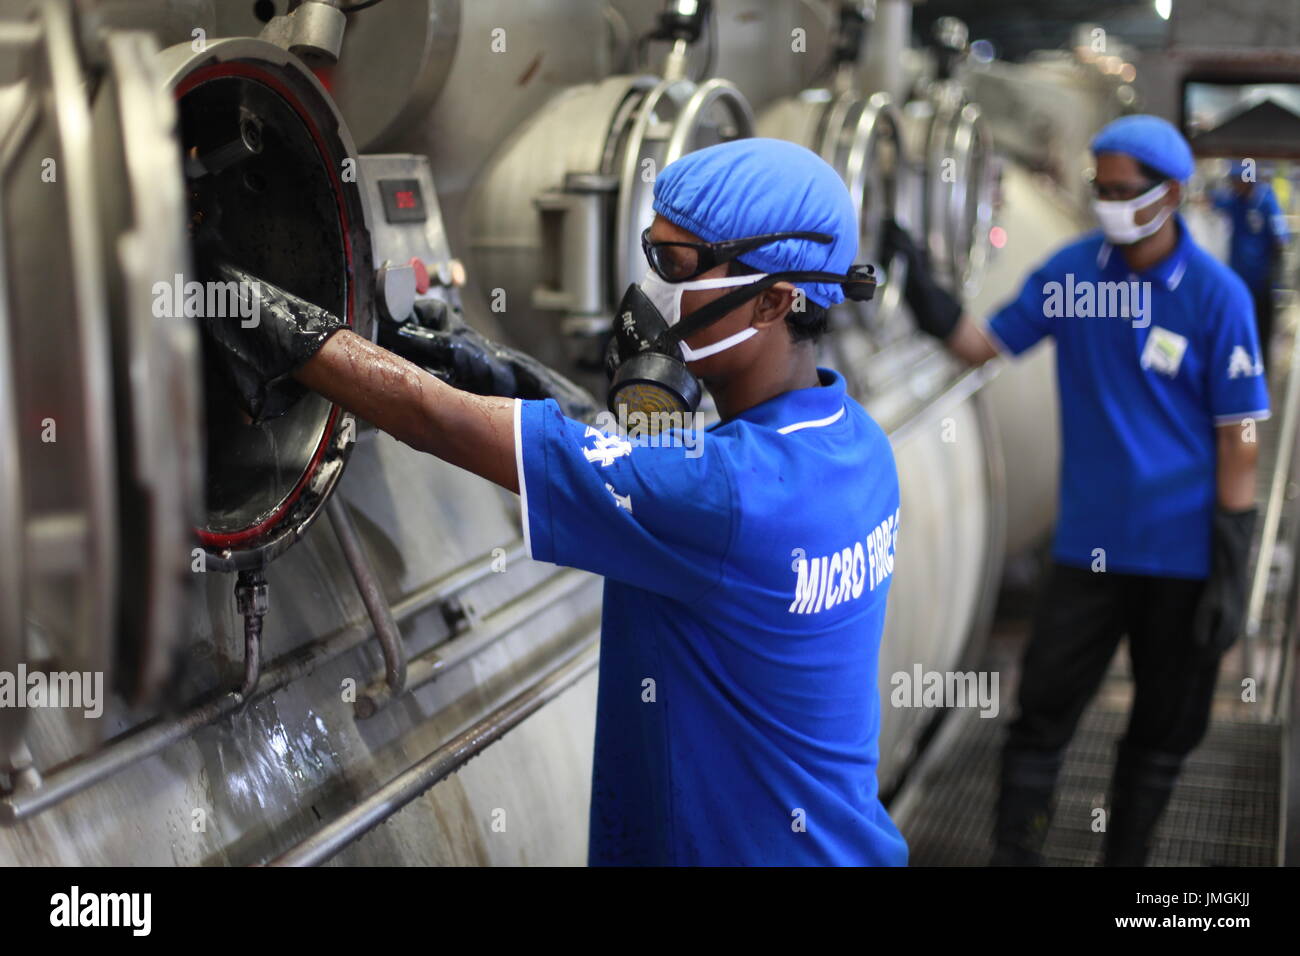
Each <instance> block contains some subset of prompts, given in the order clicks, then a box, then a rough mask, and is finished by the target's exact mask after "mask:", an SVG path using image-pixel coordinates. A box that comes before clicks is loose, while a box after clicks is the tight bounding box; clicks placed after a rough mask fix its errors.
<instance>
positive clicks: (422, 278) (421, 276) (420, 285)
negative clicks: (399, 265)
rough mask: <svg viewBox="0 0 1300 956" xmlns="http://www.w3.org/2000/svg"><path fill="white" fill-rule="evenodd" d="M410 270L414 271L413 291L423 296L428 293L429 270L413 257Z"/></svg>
mask: <svg viewBox="0 0 1300 956" xmlns="http://www.w3.org/2000/svg"><path fill="white" fill-rule="evenodd" d="M411 268H412V269H414V270H415V291H416V292H417V293H419V294H420V295H424V293H426V292H428V291H429V270H428V269H426V268H425V267H424V263H423V262H421V261H420V260H419V259H418V258H416V257H415V256H412V257H411Z"/></svg>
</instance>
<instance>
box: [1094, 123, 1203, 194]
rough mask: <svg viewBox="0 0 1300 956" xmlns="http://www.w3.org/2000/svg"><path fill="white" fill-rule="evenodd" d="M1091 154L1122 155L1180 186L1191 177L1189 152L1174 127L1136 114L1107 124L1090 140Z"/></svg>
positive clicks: (1188, 148) (1191, 164)
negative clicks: (1174, 180) (1144, 164)
mask: <svg viewBox="0 0 1300 956" xmlns="http://www.w3.org/2000/svg"><path fill="white" fill-rule="evenodd" d="M1092 151H1093V153H1094V154H1100V153H1123V154H1124V155H1125V156H1132V157H1133V158H1134V159H1136V160H1137V161H1138V162H1140V163H1146V164H1147V165H1148V166H1150V167H1151V168H1152V169H1154V170H1156V171H1157V172H1159V173H1160V174H1161V175H1163V176H1166V177H1168V178H1169V179H1176V180H1178V181H1179V182H1182V181H1184V180H1186V179H1188V178H1190V177H1191V175H1192V169H1193V166H1194V163H1193V160H1192V148H1191V147H1190V146H1188V145H1187V140H1185V139H1184V138H1183V134H1182V133H1180V132H1178V129H1177V128H1176V127H1175V126H1174V124H1173V123H1170V122H1169V121H1168V120H1163V119H1161V118H1160V117H1159V116H1149V115H1147V114H1145V113H1139V114H1136V115H1134V116H1121V117H1120V118H1119V119H1117V120H1113V121H1112V122H1110V123H1107V124H1106V125H1105V126H1103V127H1102V128H1101V132H1099V133H1098V134H1097V135H1096V136H1095V137H1093V140H1092Z"/></svg>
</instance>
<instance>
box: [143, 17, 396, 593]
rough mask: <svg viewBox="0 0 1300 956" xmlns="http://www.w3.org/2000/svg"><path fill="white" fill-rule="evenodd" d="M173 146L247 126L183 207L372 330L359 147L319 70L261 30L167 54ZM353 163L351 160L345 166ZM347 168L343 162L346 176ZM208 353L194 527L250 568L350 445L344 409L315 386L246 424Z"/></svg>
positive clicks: (271, 273) (286, 530) (306, 517)
mask: <svg viewBox="0 0 1300 956" xmlns="http://www.w3.org/2000/svg"><path fill="white" fill-rule="evenodd" d="M163 62H164V64H165V66H166V68H167V72H168V80H167V83H168V87H169V88H170V89H171V90H172V92H173V94H174V96H175V98H176V104H177V111H178V113H179V116H180V128H179V136H180V144H179V145H180V149H181V151H182V153H183V154H184V155H185V156H187V157H194V156H200V157H201V156H205V155H213V154H214V153H215V152H219V151H220V150H222V149H223V147H225V146H226V145H227V144H229V143H232V142H235V141H236V140H238V139H241V138H242V139H244V140H245V141H247V140H248V137H249V135H250V134H249V132H248V130H249V127H250V126H251V127H253V128H254V129H255V130H256V131H257V132H256V133H255V134H254V138H255V139H256V140H257V144H256V145H257V147H258V148H257V149H256V150H255V151H253V150H246V151H244V152H243V153H242V154H241V156H240V159H239V161H236V162H232V163H230V164H229V165H225V166H224V167H220V168H217V169H215V170H214V171H212V172H210V173H208V174H207V175H201V176H198V177H197V178H192V179H191V180H190V182H189V199H190V215H191V218H192V219H198V218H203V217H209V216H214V217H216V218H217V220H218V221H219V223H220V225H219V229H220V231H221V234H222V238H223V239H224V241H225V243H226V245H227V247H228V249H229V251H230V253H231V256H232V258H233V259H234V260H235V261H236V264H238V265H239V266H240V267H241V268H243V269H245V270H247V271H248V272H249V273H251V274H253V275H255V276H257V277H258V278H259V279H264V280H266V281H267V282H270V283H272V284H274V285H276V286H279V287H280V288H282V289H285V290H286V291H288V292H290V293H292V294H294V295H296V296H299V297H300V298H303V299H306V300H307V301H310V302H312V303H314V304H316V305H319V306H320V307H322V308H325V309H328V310H329V311H330V312H333V313H334V314H336V315H338V316H340V317H341V318H343V319H344V320H345V321H346V322H347V323H348V325H349V326H350V327H352V328H353V329H355V330H356V331H358V332H360V333H361V334H363V335H366V336H369V335H370V333H371V327H370V326H371V317H370V307H369V303H370V299H371V283H372V275H373V270H372V265H371V254H370V239H369V233H368V231H367V225H366V210H365V205H364V198H363V194H362V192H361V190H360V188H359V186H358V183H357V181H356V180H357V177H356V175H355V160H356V153H355V150H354V149H353V146H352V141H351V137H350V136H349V134H348V131H347V128H346V127H345V126H344V124H343V121H342V119H341V118H340V116H339V114H338V111H337V110H336V109H335V107H334V105H333V103H332V101H331V100H330V98H329V97H328V95H327V94H326V93H325V91H324V89H323V88H322V86H321V85H320V83H319V82H318V80H317V79H316V78H315V76H313V75H312V74H311V72H310V71H308V70H307V69H306V68H305V67H304V66H303V65H302V64H301V63H300V62H299V61H298V60H297V58H295V57H293V56H292V55H291V54H289V53H287V52H285V51H284V50H281V49H280V48H279V47H276V46H274V45H272V44H269V43H264V42H262V41H259V40H246V39H235V40H220V41H217V42H216V43H213V44H212V45H211V46H209V47H208V48H207V50H205V51H204V52H202V53H197V54H196V53H194V52H193V51H192V50H190V49H189V48H188V47H187V46H178V47H173V48H171V49H169V50H167V51H165V52H164V53H163ZM349 163H351V164H352V166H351V167H349ZM349 168H352V170H353V174H352V175H350V176H349V175H347V172H348V170H349ZM214 359H215V356H213V355H212V354H209V353H207V352H206V351H205V356H204V366H205V372H204V399H203V404H204V413H205V418H206V421H207V448H206V460H207V474H206V481H205V489H204V490H205V502H206V504H205V512H204V514H203V516H202V519H201V521H200V524H199V527H198V529H197V532H198V537H199V540H200V542H201V543H202V544H203V546H204V548H205V549H206V550H207V551H208V553H209V556H210V557H209V562H210V564H212V565H215V566H216V567H217V568H219V569H226V570H233V569H245V568H252V567H258V566H260V565H262V564H265V563H266V562H268V561H270V560H272V559H273V558H275V557H276V556H277V555H279V554H280V553H282V552H283V551H284V550H285V549H286V548H288V547H289V546H290V545H291V544H292V543H293V542H294V541H296V540H297V539H298V538H299V537H301V536H302V535H303V534H304V533H305V531H306V529H307V527H308V526H309V525H310V523H311V522H312V520H314V518H315V517H316V515H317V514H318V513H319V511H320V509H321V507H322V505H323V504H324V502H325V499H326V498H327V497H328V495H329V493H330V492H331V491H332V489H333V487H334V485H335V483H336V482H337V480H338V477H339V474H340V473H341V471H342V467H343V463H344V461H345V460H346V458H347V455H348V453H349V451H350V449H351V443H352V437H353V435H354V434H355V424H354V422H353V420H352V418H351V416H349V415H347V414H346V413H344V412H343V411H342V410H341V409H339V408H338V407H337V406H334V405H332V404H331V403H330V402H328V401H327V400H326V399H324V398H322V397H320V396H319V395H315V394H304V395H303V396H302V397H301V398H300V399H298V401H297V402H296V403H295V404H294V405H293V406H292V407H291V408H290V409H289V410H288V411H287V412H286V413H284V414H283V415H280V416H279V417H276V418H272V419H269V420H267V421H264V422H261V423H257V424H254V423H252V422H250V421H249V419H248V417H247V415H245V414H244V413H243V412H242V411H241V410H240V408H239V405H238V403H237V402H236V401H235V397H234V395H233V394H232V393H231V392H229V391H228V390H227V388H226V386H225V385H224V382H223V379H222V377H221V376H220V375H219V374H216V368H215V366H214Z"/></svg>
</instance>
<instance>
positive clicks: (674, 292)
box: [638, 269, 767, 362]
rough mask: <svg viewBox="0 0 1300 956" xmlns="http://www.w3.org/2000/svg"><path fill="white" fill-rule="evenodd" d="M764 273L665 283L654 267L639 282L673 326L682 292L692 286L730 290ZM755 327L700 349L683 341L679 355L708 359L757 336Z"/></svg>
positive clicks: (680, 314) (676, 321)
mask: <svg viewBox="0 0 1300 956" xmlns="http://www.w3.org/2000/svg"><path fill="white" fill-rule="evenodd" d="M766 276H767V273H766V272H763V273H760V274H759V275H752V276H728V277H727V278H723V279H695V280H693V281H691V282H665V281H664V280H663V279H661V278H659V276H658V275H656V274H655V272H654V270H653V269H648V270H646V274H645V277H644V278H643V279H642V280H641V281H640V283H638V284H639V285H640V287H641V291H642V292H644V293H645V295H646V298H647V299H649V300H650V301H651V302H652V303H654V307H655V308H656V309H658V310H659V314H660V315H662V316H663V317H664V321H665V322H667V323H668V325H669V326H674V325H676V324H677V323H678V322H680V321H681V320H682V293H683V292H688V291H690V290H692V289H729V288H731V287H733V286H738V285H751V284H752V283H755V282H757V281H758V280H759V279H762V278H765V277H766ZM757 334H758V329H756V328H754V327H753V326H750V327H749V328H747V329H741V330H740V331H739V332H737V333H736V334H735V335H728V336H727V337H726V338H725V339H722V340H720V341H718V342H714V343H713V344H712V345H706V346H704V347H703V348H700V349H693V348H691V347H690V346H689V345H687V344H686V343H685V342H682V343H681V347H682V358H683V359H685V360H686V361H688V362H694V361H697V360H699V359H702V358H708V357H709V356H710V355H717V354H718V353H719V352H722V351H725V350H727V349H729V348H731V347H732V346H733V345H739V344H740V343H741V342H744V341H745V340H746V339H748V338H750V337H751V336H754V335H757Z"/></svg>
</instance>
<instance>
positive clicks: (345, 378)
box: [295, 329, 519, 493]
mask: <svg viewBox="0 0 1300 956" xmlns="http://www.w3.org/2000/svg"><path fill="white" fill-rule="evenodd" d="M295 376H296V378H297V379H298V381H300V382H302V383H303V384H304V385H306V386H307V387H308V388H310V389H312V390H313V391H316V392H319V393H320V394H322V395H324V396H325V397H326V398H328V399H329V400H330V401H332V402H335V403H336V404H338V405H341V406H343V407H344V408H346V409H347V410H348V411H350V412H352V413H353V414H355V415H357V416H359V417H361V418H363V419H365V420H366V421H368V422H370V423H372V424H373V425H375V426H376V427H377V428H379V429H381V430H382V431H386V432H388V434H390V435H392V436H393V437H394V438H396V439H397V440H398V441H402V442H405V443H406V444H408V445H410V446H411V447H412V448H414V449H416V450H418V451H423V452H428V453H429V454H431V455H436V456H438V457H439V458H441V459H443V460H444V461H448V462H451V463H452V464H453V465H457V466H459V467H461V468H464V469H465V470H466V471H472V472H473V473H474V474H476V475H481V476H482V477H484V478H487V479H488V480H489V481H495V482H496V483H497V484H498V485H500V486H501V487H502V488H506V489H508V490H510V491H513V492H516V493H518V491H519V475H518V473H517V471H516V468H515V422H514V418H515V402H514V399H512V398H489V397H484V396H481V395H473V394H471V393H469V392H463V391H461V390H460V389H458V388H452V387H451V386H450V385H448V384H447V383H446V382H442V381H439V380H438V379H437V378H435V377H434V376H433V375H430V374H429V373H428V372H426V371H425V370H424V369H422V368H420V367H419V366H418V365H415V364H413V363H411V362H408V361H407V360H406V359H404V358H401V357H399V356H397V355H394V354H393V353H392V352H389V351H386V350H385V349H381V348H380V347H379V346H377V345H375V344H373V343H372V342H370V341H369V340H367V339H364V338H362V337H361V336H359V335H356V334H355V333H353V332H349V331H348V330H346V329H344V330H343V331H341V332H336V333H334V334H333V335H331V336H330V337H329V340H328V341H327V342H326V343H325V344H324V346H322V347H321V349H320V351H319V352H317V353H316V354H315V355H314V356H313V357H312V358H311V359H310V360H309V361H308V362H307V363H306V364H305V365H303V366H302V368H300V369H298V371H297V372H296V373H295Z"/></svg>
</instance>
